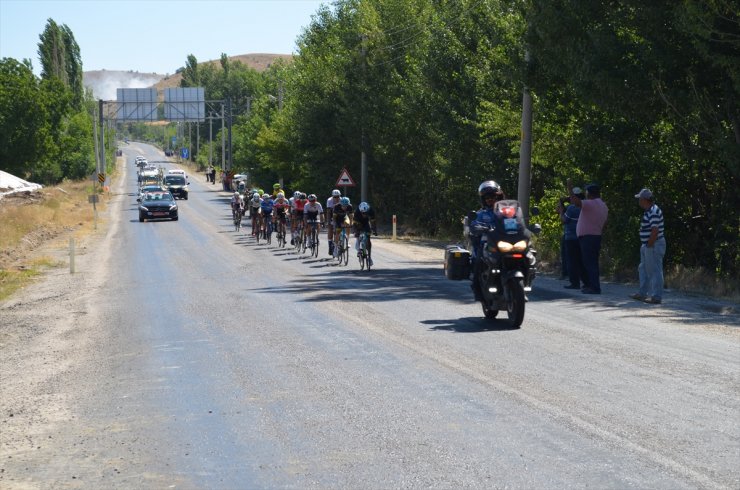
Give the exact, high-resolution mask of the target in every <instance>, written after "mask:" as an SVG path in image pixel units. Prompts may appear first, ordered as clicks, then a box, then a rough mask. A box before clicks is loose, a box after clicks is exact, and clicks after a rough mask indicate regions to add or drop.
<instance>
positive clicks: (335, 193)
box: [331, 189, 342, 197]
mask: <svg viewBox="0 0 740 490" xmlns="http://www.w3.org/2000/svg"><path fill="white" fill-rule="evenodd" d="M331 196H332V197H341V196H342V193H341V192H340V191H339V189H334V190H333V191H331Z"/></svg>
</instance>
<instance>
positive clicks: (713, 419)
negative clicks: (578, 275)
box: [0, 143, 740, 489]
mask: <svg viewBox="0 0 740 490" xmlns="http://www.w3.org/2000/svg"><path fill="white" fill-rule="evenodd" d="M139 153H141V154H144V155H145V156H147V157H148V158H149V159H150V161H158V160H164V158H163V157H162V156H158V155H161V153H158V152H155V150H154V149H152V148H151V147H147V146H145V145H140V144H133V143H132V144H131V145H129V146H128V147H127V148H126V149H125V155H126V156H127V162H128V163H127V165H126V169H125V172H123V179H122V183H121V187H120V188H118V189H117V192H118V194H119V200H118V203H119V204H118V206H115V205H114V206H113V207H112V212H111V215H110V217H109V218H108V219H109V220H110V231H109V235H108V236H107V237H106V238H105V240H104V242H103V245H101V249H102V250H99V251H98V253H97V254H96V255H94V256H95V257H96V262H97V263H96V264H91V265H89V267H90V269H89V272H88V274H89V275H90V276H92V275H94V276H95V277H96V278H97V279H96V281H97V282H94V284H95V285H94V286H92V287H90V288H89V291H87V293H86V299H85V305H86V307H85V309H84V311H78V312H76V313H77V316H76V319H75V321H74V322H73V323H71V324H70V325H73V326H70V327H69V328H68V330H67V331H66V332H67V333H66V334H65V335H68V336H70V337H73V338H75V339H84V348H81V347H80V346H81V345H83V344H77V348H76V349H73V350H74V352H75V353H74V356H73V357H68V359H74V362H71V361H70V362H68V363H67V364H65V365H64V366H63V368H60V369H59V371H58V372H57V373H56V374H55V375H54V376H49V377H48V378H46V379H44V380H43V383H41V385H40V386H41V388H40V387H39V386H29V387H28V390H29V393H32V394H34V395H33V396H34V397H35V399H36V400H37V401H38V403H43V402H44V400H45V399H54V400H55V403H57V404H61V405H63V409H61V408H60V410H59V416H58V417H57V418H56V420H53V421H48V420H47V422H46V423H44V424H41V423H40V422H38V421H35V420H34V419H33V417H30V416H29V417H27V418H26V419H25V420H24V419H23V410H20V411H17V412H18V413H17V414H16V415H15V416H14V417H12V418H10V417H8V414H7V410H12V409H13V407H8V406H5V407H3V408H4V409H5V410H6V413H5V414H3V421H2V422H3V425H0V430H2V429H1V428H2V427H3V426H4V427H6V428H11V427H16V428H17V426H18V424H24V423H25V424H28V425H27V427H28V433H29V436H28V437H27V439H28V440H29V441H31V440H32V441H33V442H30V443H28V444H25V442H24V441H20V440H16V439H13V440H12V441H10V438H9V437H5V439H6V440H5V441H3V447H2V449H3V452H2V453H1V456H2V457H4V460H2V461H0V471H1V473H0V486H6V485H8V486H9V487H11V488H14V487H18V488H25V486H30V487H39V488H165V487H174V488H286V487H287V488H343V489H344V488H486V489H488V488H526V489H534V488H615V489H623V488H665V489H681V488H734V489H737V488H740V424H739V423H738V422H740V390H739V389H738V388H740V322H738V319H737V317H736V316H732V315H726V314H722V311H720V310H716V311H713V309H712V308H711V307H706V304H705V303H702V302H701V301H699V300H694V299H691V298H689V299H682V300H679V299H671V298H670V297H669V296H668V295H667V297H666V300H665V303H664V304H663V305H661V306H652V305H645V304H642V303H637V302H634V301H631V300H629V299H628V298H627V297H626V295H627V293H628V292H631V290H629V289H626V288H624V287H621V286H616V285H613V286H609V285H606V286H605V287H604V290H605V294H604V295H602V296H598V297H596V296H589V297H587V298H586V297H583V296H581V295H580V294H577V293H573V292H571V291H567V290H563V289H562V283H558V282H557V281H554V280H552V279H548V278H538V280H537V281H536V282H535V291H534V292H533V293H531V294H530V299H531V301H530V302H529V303H528V304H527V311H526V316H525V321H524V324H523V325H522V328H520V329H516V330H512V329H509V328H508V326H507V324H506V322H505V321H504V320H502V321H496V322H490V321H486V320H484V319H483V318H482V313H481V310H480V308H479V307H478V306H476V304H475V303H473V302H472V300H471V294H470V291H469V289H468V283H467V282H453V281H447V280H445V279H444V277H443V275H442V274H441V252H440V251H439V250H434V249H431V250H427V251H426V252H425V251H423V250H422V249H421V248H419V249H412V250H411V252H410V253H409V251H408V249H404V250H405V251H404V250H402V249H403V246H402V245H397V244H392V243H389V241H388V240H380V239H379V240H377V241H376V242H375V246H374V249H373V255H374V260H375V269H374V270H373V271H371V272H370V273H368V272H360V271H359V268H358V266H357V263H356V261H355V260H353V258H351V259H350V265H349V266H348V267H339V266H336V265H334V263H333V262H332V261H331V260H329V258H328V256H327V255H326V248H325V243H323V244H322V252H321V255H320V256H319V258H318V259H311V258H307V257H305V256H300V255H296V254H295V253H294V252H293V251H292V250H291V249H290V247H288V248H286V249H283V250H279V249H277V248H276V246H275V244H274V241H273V245H271V246H266V245H264V244H260V245H257V244H256V243H255V242H254V241H253V239H252V238H251V237H248V236H247V234H246V233H245V231H244V230H243V231H242V232H241V233H235V232H234V231H233V226H232V224H231V219H230V212H229V207H228V199H229V197H228V194H227V193H225V192H222V191H220V190H218V189H217V187H218V186H217V185H211V184H206V183H205V180H204V178H203V176H202V175H201V174H199V175H197V176H190V182H191V192H190V199H189V200H187V201H178V206H179V208H180V219H179V221H178V222H155V223H152V222H147V223H139V222H138V214H137V204H136V201H135V191H136V172H135V167H134V166H133V163H132V161H133V157H134V156H135V155H136V154H139ZM165 166H170V164H169V163H168V164H165ZM91 257H92V254H91ZM91 284H92V283H91ZM20 304H21V305H22V304H23V303H20ZM46 304H49V303H46ZM15 308H21V306H16V307H15ZM0 311H2V310H0ZM9 311H10V310H8V309H7V308H6V312H9ZM49 314H51V313H49ZM57 338H58V339H61V338H62V336H58V337H57ZM80 342H82V340H80ZM59 349H61V347H59ZM69 355H70V356H71V354H69ZM4 374H5V375H9V373H8V372H7V369H6V370H5V371H4ZM14 386H15V385H14ZM16 389H19V388H17V387H14V388H13V390H16ZM9 391H10V390H9V389H8V392H7V393H6V394H10V393H9ZM45 397H46V398H45ZM6 405H7V403H6ZM27 412H28V413H31V410H30V409H29V410H27ZM47 436H48V437H47ZM0 438H3V436H2V434H0ZM0 441H2V439H0ZM38 441H42V442H38ZM37 443H38V447H36V445H37ZM26 446H27V447H26Z"/></svg>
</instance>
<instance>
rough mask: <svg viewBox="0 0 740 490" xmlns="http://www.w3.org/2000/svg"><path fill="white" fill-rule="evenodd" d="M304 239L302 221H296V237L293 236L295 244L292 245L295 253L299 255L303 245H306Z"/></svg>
mask: <svg viewBox="0 0 740 490" xmlns="http://www.w3.org/2000/svg"><path fill="white" fill-rule="evenodd" d="M305 240H306V237H305V230H304V229H303V221H302V220H301V221H298V222H297V223H296V235H295V242H294V243H293V245H294V246H295V249H296V252H298V253H301V252H302V251H303V250H305V248H304V245H305V244H306V241H305Z"/></svg>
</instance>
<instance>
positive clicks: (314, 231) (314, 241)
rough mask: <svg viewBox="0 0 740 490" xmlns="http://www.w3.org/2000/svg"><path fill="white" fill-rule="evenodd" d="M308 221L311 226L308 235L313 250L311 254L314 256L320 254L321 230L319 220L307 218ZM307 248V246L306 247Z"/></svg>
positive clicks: (309, 244)
mask: <svg viewBox="0 0 740 490" xmlns="http://www.w3.org/2000/svg"><path fill="white" fill-rule="evenodd" d="M306 223H307V224H308V226H309V229H310V231H309V233H308V236H307V237H306V241H307V242H308V248H309V249H310V250H311V255H312V256H314V257H318V256H319V232H318V221H317V220H315V219H312V220H307V221H306ZM304 250H305V248H304Z"/></svg>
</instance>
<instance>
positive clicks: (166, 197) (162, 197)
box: [146, 192, 172, 201]
mask: <svg viewBox="0 0 740 490" xmlns="http://www.w3.org/2000/svg"><path fill="white" fill-rule="evenodd" d="M146 200H147V201H171V200H172V196H170V193H169V192H152V193H150V194H147V195H146Z"/></svg>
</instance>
